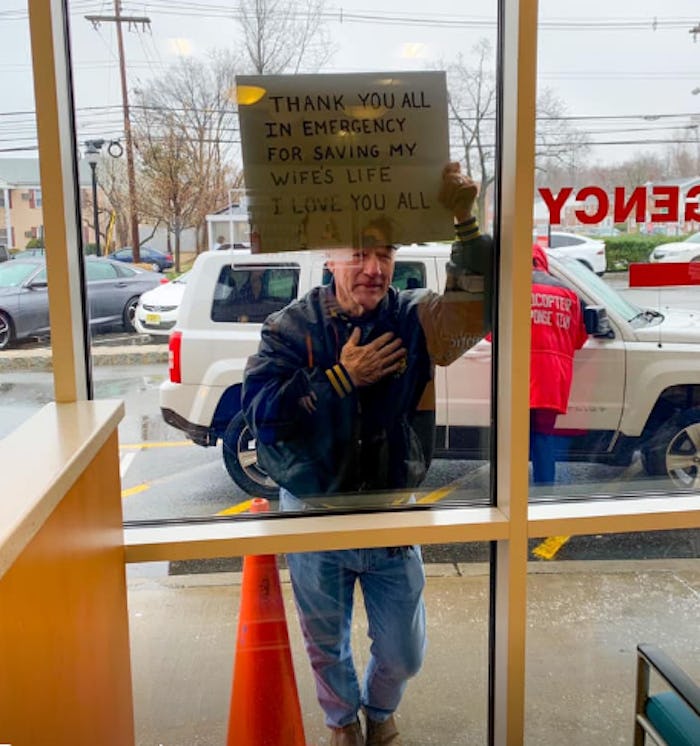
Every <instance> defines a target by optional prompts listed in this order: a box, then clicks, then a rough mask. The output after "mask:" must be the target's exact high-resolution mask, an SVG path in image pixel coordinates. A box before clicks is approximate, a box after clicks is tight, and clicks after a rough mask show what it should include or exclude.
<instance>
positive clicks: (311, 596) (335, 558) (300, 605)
mask: <svg viewBox="0 0 700 746" xmlns="http://www.w3.org/2000/svg"><path fill="white" fill-rule="evenodd" d="M280 509H281V510H303V509H304V503H303V501H301V500H298V499H297V498H296V497H294V496H293V495H292V494H290V493H289V492H287V491H286V490H285V489H281V490H280ZM287 566H288V567H289V573H290V575H291V579H292V588H293V590H294V600H295V602H296V606H297V611H298V613H299V620H300V623H301V629H302V632H303V635H304V640H305V642H306V651H307V653H308V655H309V659H310V661H311V667H312V669H313V673H314V678H315V680H316V694H317V696H318V701H319V703H320V705H321V707H322V709H323V711H324V712H325V715H326V724H327V725H329V726H331V727H333V728H340V727H342V726H344V725H349V724H350V723H353V722H354V721H355V719H356V717H357V713H358V711H359V709H360V707H364V708H365V710H366V712H367V714H368V716H369V717H370V718H372V720H377V721H383V720H386V719H387V718H388V717H389V716H390V715H391V714H392V713H393V712H394V711H395V710H396V708H397V707H398V705H399V702H400V700H401V696H402V695H403V692H404V690H405V688H406V684H407V682H408V679H409V678H411V677H412V676H414V675H415V674H416V673H417V672H418V670H419V669H420V667H421V664H422V663H423V657H424V654H425V644H426V634H425V604H424V602H423V587H424V586H425V573H424V570H423V560H422V557H421V553H420V548H419V547H417V546H414V547H389V548H386V547H384V548H381V549H346V550H341V551H329V552H298V553H295V554H288V555H287ZM355 581H359V583H360V587H361V589H362V594H363V597H364V603H365V609H366V612H367V620H368V635H369V638H370V640H371V644H370V649H369V652H370V659H369V663H368V664H367V669H366V671H365V674H364V678H363V681H362V686H360V683H359V680H358V676H357V672H356V670H355V664H354V662H353V657H352V648H351V641H350V633H351V628H352V611H353V593H354V588H355Z"/></svg>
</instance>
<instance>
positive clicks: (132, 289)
mask: <svg viewBox="0 0 700 746" xmlns="http://www.w3.org/2000/svg"><path fill="white" fill-rule="evenodd" d="M85 273H86V279H87V294H88V311H89V315H90V328H91V329H92V330H95V331H96V330H98V329H100V328H104V327H112V326H115V325H120V326H122V327H123V328H124V329H126V330H128V331H133V329H134V314H135V312H136V304H137V303H138V299H139V297H140V295H141V293H143V292H145V291H146V290H150V289H151V288H153V287H156V285H159V284H160V281H161V277H160V275H158V274H156V273H155V272H148V271H145V270H139V269H136V268H134V267H127V266H125V265H124V264H121V263H119V262H113V261H110V260H109V259H97V258H88V259H86V260H85ZM49 332H50V323H49V297H48V288H47V282H46V262H45V261H44V259H41V258H39V257H35V258H27V259H14V260H13V261H11V262H4V263H3V264H1V265H0V350H3V349H5V348H6V347H7V346H8V345H10V344H12V342H15V341H17V340H20V339H26V338H27V337H38V336H44V335H46V334H49Z"/></svg>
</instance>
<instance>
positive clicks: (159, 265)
mask: <svg viewBox="0 0 700 746" xmlns="http://www.w3.org/2000/svg"><path fill="white" fill-rule="evenodd" d="M109 258H110V259H114V260H115V261H117V262H128V263H132V262H133V261H134V252H133V251H132V250H131V246H124V248H122V249H118V250H117V251H115V252H114V253H113V254H110V255H109ZM139 259H140V262H139V263H140V264H150V265H151V269H152V270H153V271H154V272H164V271H165V270H166V269H170V268H171V267H172V266H173V257H172V254H165V253H163V252H162V251H158V249H152V248H151V247H150V246H140V247H139Z"/></svg>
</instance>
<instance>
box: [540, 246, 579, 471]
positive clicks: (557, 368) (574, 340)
mask: <svg viewBox="0 0 700 746" xmlns="http://www.w3.org/2000/svg"><path fill="white" fill-rule="evenodd" d="M583 308H584V306H583V301H582V300H581V299H580V298H579V297H578V295H577V294H576V293H575V292H574V291H573V290H571V288H569V287H568V286H567V285H565V284H564V283H563V282H561V281H560V280H558V279H556V278H555V277H553V276H552V275H551V274H550V273H549V263H548V261H547V255H546V254H545V252H544V251H543V249H542V248H541V247H540V246H537V245H535V246H533V248H532V302H531V310H530V329H531V338H530V345H531V355H530V460H531V461H532V481H533V483H534V484H553V483H554V477H555V473H556V452H557V444H558V440H559V439H558V437H557V436H556V434H555V430H554V425H555V423H556V420H557V417H558V415H560V414H565V413H566V410H567V408H568V404H569V393H570V392H571V379H572V378H573V366H574V353H575V352H576V350H580V349H581V347H583V345H584V343H585V341H586V339H587V336H588V334H587V332H586V326H585V323H584V314H583Z"/></svg>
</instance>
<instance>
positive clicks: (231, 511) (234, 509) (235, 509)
mask: <svg viewBox="0 0 700 746" xmlns="http://www.w3.org/2000/svg"><path fill="white" fill-rule="evenodd" d="M252 504H253V501H252V500H245V501H244V502H242V503H238V505H232V506H231V507H230V508H225V509H224V510H220V511H219V512H218V513H217V514H216V515H236V513H245V511H246V510H248V508H250V506H251V505H252Z"/></svg>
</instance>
